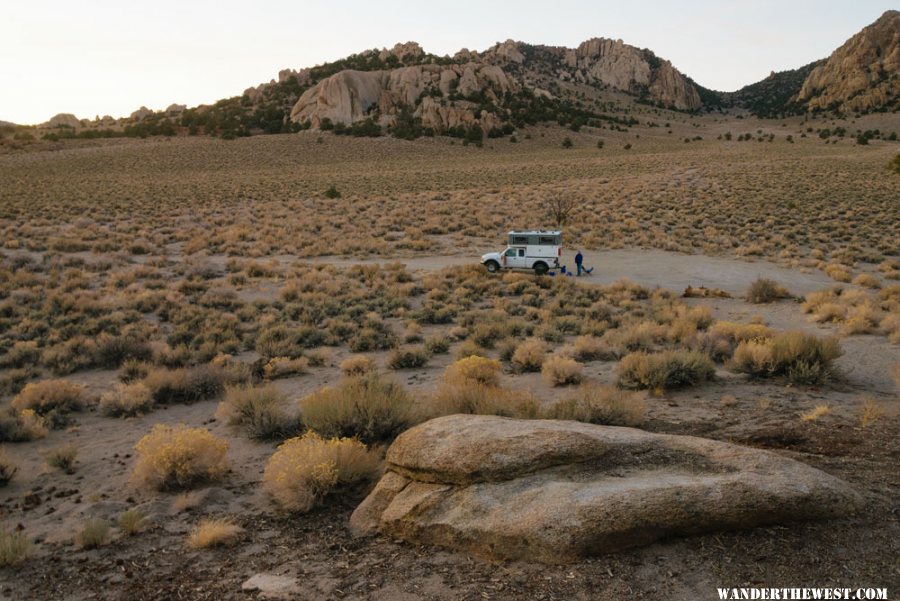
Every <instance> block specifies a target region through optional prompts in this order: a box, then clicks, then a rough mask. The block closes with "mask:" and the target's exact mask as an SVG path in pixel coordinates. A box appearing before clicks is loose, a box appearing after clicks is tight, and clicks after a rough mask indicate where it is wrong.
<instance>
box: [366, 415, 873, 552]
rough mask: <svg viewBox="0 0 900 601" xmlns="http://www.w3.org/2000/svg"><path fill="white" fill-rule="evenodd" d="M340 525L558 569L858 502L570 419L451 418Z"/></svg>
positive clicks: (391, 466)
mask: <svg viewBox="0 0 900 601" xmlns="http://www.w3.org/2000/svg"><path fill="white" fill-rule="evenodd" d="M386 463H387V469H386V471H385V474H384V476H383V477H382V479H381V481H380V482H379V483H378V485H377V486H376V488H375V490H373V491H372V493H371V494H370V495H369V496H368V497H367V498H366V499H365V500H364V501H363V502H362V504H360V506H359V507H358V508H357V509H356V511H354V513H353V516H352V517H351V519H350V524H351V528H352V529H353V530H354V532H355V533H357V534H372V533H375V532H380V533H382V534H384V535H387V536H390V537H393V538H398V539H402V540H406V541H409V542H413V543H422V544H433V545H440V546H444V547H450V548H454V549H459V550H463V551H467V552H470V553H473V554H475V555H479V556H482V557H486V558H489V559H528V560H536V561H542V562H549V563H557V562H565V561H571V560H574V559H576V558H579V557H584V556H591V555H598V554H602V553H607V552H611V551H616V550H618V549H623V548H627V547H634V546H637V545H644V544H647V543H650V542H652V541H655V540H657V539H660V538H664V537H668V536H672V535H686V534H694V533H702V532H709V531H714V530H722V529H734V528H749V527H753V526H760V525H765V524H776V523H783V522H789V521H793V520H808V519H819V518H832V517H839V516H843V515H847V514H849V513H851V512H853V511H855V510H857V509H859V507H860V506H861V502H862V501H861V498H860V496H859V495H858V494H857V493H855V492H854V491H853V490H852V489H851V488H850V487H849V486H848V485H847V484H846V483H845V482H843V481H841V480H839V479H837V478H834V477H832V476H829V475H828V474H825V473H824V472H821V471H819V470H817V469H814V468H812V467H809V466H807V465H804V464H802V463H799V462H797V461H794V460H791V459H787V458H785V457H781V456H779V455H776V454H773V453H770V452H766V451H760V450H756V449H751V448H746V447H741V446H736V445H733V444H728V443H724V442H717V441H713V440H706V439H703V438H695V437H690V436H673V435H663V434H652V433H649V432H644V431H642V430H636V429H632V428H618V427H611V426H595V425H591V424H584V423H580V422H571V421H551V420H516V419H508V418H502V417H494V416H474V415H452V416H447V417H441V418H438V419H434V420H431V421H429V422H426V423H424V424H421V425H419V426H417V427H415V428H412V429H411V430H408V431H407V432H404V433H403V434H401V435H400V436H399V437H398V438H397V440H396V441H395V442H394V444H393V445H391V447H390V449H389V450H388V452H387V459H386Z"/></svg>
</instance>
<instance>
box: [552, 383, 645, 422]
mask: <svg viewBox="0 0 900 601" xmlns="http://www.w3.org/2000/svg"><path fill="white" fill-rule="evenodd" d="M646 412H647V407H646V405H645V403H644V394H643V393H639V392H626V391H623V390H619V389H617V388H614V387H612V386H601V385H597V384H586V385H584V386H581V387H580V388H579V389H578V392H577V393H576V394H575V396H573V397H569V398H567V399H563V400H561V401H559V402H557V403H554V404H553V406H551V407H550V408H549V409H548V410H547V411H545V412H544V413H543V415H542V417H544V418H546V419H568V420H575V421H580V422H588V423H591V424H602V425H607V426H639V425H641V424H642V423H644V418H645V415H646Z"/></svg>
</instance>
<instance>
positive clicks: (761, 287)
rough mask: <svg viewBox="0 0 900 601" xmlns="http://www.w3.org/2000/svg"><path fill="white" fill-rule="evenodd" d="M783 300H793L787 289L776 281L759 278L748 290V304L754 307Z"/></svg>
mask: <svg viewBox="0 0 900 601" xmlns="http://www.w3.org/2000/svg"><path fill="white" fill-rule="evenodd" d="M783 298H791V293H790V292H788V290H787V288H785V287H784V286H782V285H781V284H779V283H778V282H776V281H774V280H770V279H767V278H759V279H757V280H756V281H754V282H753V283H752V284H750V288H749V289H748V290H747V302H748V303H753V304H754V305H760V304H763V303H771V302H775V301H777V300H781V299H783Z"/></svg>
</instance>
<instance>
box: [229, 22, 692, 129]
mask: <svg viewBox="0 0 900 601" xmlns="http://www.w3.org/2000/svg"><path fill="white" fill-rule="evenodd" d="M529 48H532V49H533V48H535V47H526V45H525V44H522V43H521V42H516V41H513V40H507V41H505V42H503V43H500V44H497V45H496V46H494V47H492V48H490V49H489V50H486V51H485V52H483V53H478V52H474V51H470V50H466V49H463V50H460V51H459V52H457V53H456V54H455V55H454V56H453V58H452V59H450V58H448V57H445V58H444V59H441V60H438V59H437V57H433V56H431V55H428V54H426V53H425V52H424V51H423V50H422V48H421V47H420V46H419V45H418V44H416V43H415V42H407V43H405V44H397V45H396V46H394V47H393V48H392V49H390V50H387V49H385V50H381V51H379V53H378V55H377V58H378V60H379V61H380V62H382V63H385V62H387V63H388V64H391V63H393V64H397V63H400V64H402V65H404V66H401V67H398V68H393V69H382V70H377V71H356V70H344V71H340V72H338V73H335V74H334V75H331V76H330V77H327V78H325V79H323V80H321V81H319V82H317V83H315V85H313V86H312V87H311V88H309V89H307V90H306V91H305V92H304V93H303V95H302V96H301V97H300V98H299V100H298V101H297V102H296V104H295V105H294V107H293V110H292V111H291V116H290V118H291V120H293V121H295V122H304V121H309V122H310V124H311V125H312V126H313V127H318V126H319V124H321V122H322V120H323V119H329V120H330V121H332V122H333V123H344V124H347V125H349V124H351V123H353V122H356V121H360V120H362V119H365V118H367V117H370V116H372V114H373V112H377V116H378V118H379V120H380V121H381V122H382V123H385V124H389V123H390V122H391V120H392V117H393V115H395V114H396V112H397V111H398V110H399V108H400V107H404V106H405V107H409V108H410V109H411V110H413V111H415V115H416V116H419V117H422V121H423V125H424V126H426V127H433V128H435V129H437V130H441V129H446V128H447V127H453V126H454V125H453V124H459V123H472V122H476V121H477V122H479V123H481V124H482V126H484V127H485V128H486V129H487V128H489V127H492V126H493V125H494V124H495V123H499V122H500V117H498V116H497V115H496V114H480V115H478V116H477V117H476V116H475V115H476V110H475V109H477V105H476V104H470V105H467V104H465V102H464V101H463V102H462V103H461V102H460V100H459V98H460V97H462V98H468V97H472V96H479V97H481V95H483V96H484V97H485V98H487V99H489V100H492V101H497V100H498V99H500V98H502V97H503V95H504V94H505V93H506V92H508V91H509V92H514V93H515V92H518V91H519V90H521V89H523V87H524V85H525V80H526V79H527V77H526V74H527V72H528V70H529V69H531V70H532V71H534V72H538V71H542V70H544V67H546V65H543V64H538V63H539V62H540V60H541V59H529V58H528V56H529V54H528V52H527V50H528V49H529ZM539 48H540V49H541V51H542V54H541V56H543V57H552V58H553V61H554V64H555V63H562V64H563V65H564V66H565V67H566V68H565V69H562V70H561V71H560V73H559V78H561V79H565V80H571V79H575V80H578V81H585V82H591V83H593V82H602V83H604V84H606V85H608V86H611V87H613V88H616V89H619V90H623V91H625V92H629V93H633V94H637V95H640V96H641V97H643V98H644V99H646V100H648V101H650V102H654V103H658V104H661V105H665V106H668V107H672V108H677V109H682V110H695V109H698V108H700V107H701V105H702V103H701V101H700V95H699V92H698V91H697V88H696V86H694V84H693V83H692V82H691V81H690V80H688V79H687V78H686V77H684V76H683V75H682V74H681V73H679V72H678V71H677V70H676V69H675V68H674V67H672V65H671V63H669V62H668V61H664V60H660V59H658V58H656V57H655V56H654V55H653V53H651V52H649V51H647V50H640V49H638V48H635V47H633V46H628V45H627V44H624V43H623V42H622V41H621V40H618V41H613V40H604V39H594V40H588V41H587V42H584V43H583V44H581V45H580V46H579V47H578V48H577V49H574V50H568V49H565V48H549V47H543V46H541V47H539ZM372 52H374V51H369V52H368V53H363V54H362V55H360V56H374V55H373V54H372ZM389 59H390V60H389ZM448 63H449V64H448ZM303 76H304V72H302V71H301V72H296V71H290V70H287V71H282V72H281V73H279V80H285V79H287V78H290V77H297V79H298V81H302V80H303ZM529 87H530V88H533V87H534V86H529ZM432 91H439V92H440V94H437V93H432ZM244 93H245V94H246V95H247V96H249V97H250V99H251V100H253V99H254V98H257V97H259V96H260V94H261V89H260V88H257V89H253V88H250V89H248V90H247V91H245V92H244ZM451 93H455V94H456V98H455V99H454V100H453V101H450V102H447V101H446V100H435V97H439V98H446V97H447V96H449V95H450V94H451ZM545 95H546V94H545Z"/></svg>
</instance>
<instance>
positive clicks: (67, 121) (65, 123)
mask: <svg viewBox="0 0 900 601" xmlns="http://www.w3.org/2000/svg"><path fill="white" fill-rule="evenodd" d="M80 125H81V121H80V120H79V119H78V117H76V116H75V115H73V114H72V113H60V114H58V115H54V116H52V117H50V120H49V121H47V122H46V123H44V124H43V126H44V127H79V126H80Z"/></svg>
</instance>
